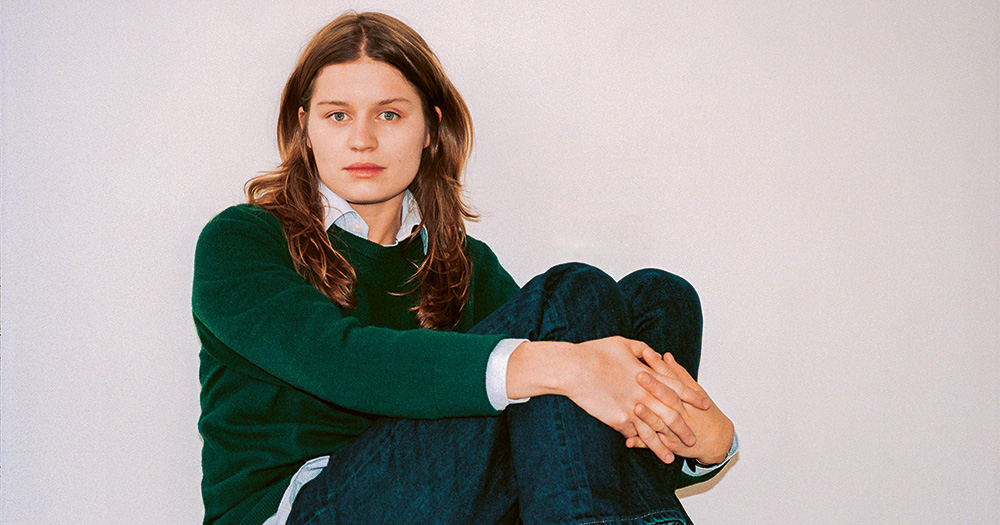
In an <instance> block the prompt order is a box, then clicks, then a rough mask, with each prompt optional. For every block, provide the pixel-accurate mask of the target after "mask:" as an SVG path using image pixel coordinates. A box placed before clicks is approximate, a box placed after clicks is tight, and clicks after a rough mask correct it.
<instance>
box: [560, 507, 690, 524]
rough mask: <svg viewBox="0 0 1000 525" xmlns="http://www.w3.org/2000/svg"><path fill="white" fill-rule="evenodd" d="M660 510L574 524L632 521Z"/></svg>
mask: <svg viewBox="0 0 1000 525" xmlns="http://www.w3.org/2000/svg"><path fill="white" fill-rule="evenodd" d="M661 512H662V511H660V510H654V511H652V512H647V513H645V514H640V515H638V516H629V517H627V518H607V519H603V520H591V521H581V522H579V523H577V524H576V525H599V524H601V523H614V522H616V521H617V522H622V521H625V520H629V521H632V520H638V519H642V518H648V517H650V516H652V515H654V514H660V513H661ZM671 521H674V522H676V521H677V520H674V519H672V518H671Z"/></svg>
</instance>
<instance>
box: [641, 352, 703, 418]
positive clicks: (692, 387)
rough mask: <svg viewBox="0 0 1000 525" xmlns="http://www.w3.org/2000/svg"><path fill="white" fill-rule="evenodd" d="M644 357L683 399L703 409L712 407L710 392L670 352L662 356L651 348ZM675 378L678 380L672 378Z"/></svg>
mask: <svg viewBox="0 0 1000 525" xmlns="http://www.w3.org/2000/svg"><path fill="white" fill-rule="evenodd" d="M642 359H643V361H645V362H646V364H647V365H649V367H650V368H652V369H653V371H654V372H656V373H658V374H660V375H662V376H664V377H665V378H667V379H668V380H667V381H664V382H665V383H666V384H667V386H669V387H670V388H672V389H673V390H674V391H675V392H676V393H677V395H678V396H680V398H681V400H682V401H684V402H685V403H688V404H690V405H692V406H694V407H697V408H700V409H702V410H708V409H709V408H711V406H712V400H711V399H710V398H709V397H708V394H707V393H705V390H704V389H702V388H701V385H699V384H698V382H697V381H695V380H694V378H692V377H691V374H689V373H688V372H687V370H685V369H684V367H683V366H681V365H680V364H679V363H678V362H677V361H676V360H675V359H674V356H672V355H670V353H669V352H668V353H666V354H663V356H660V354H658V353H656V352H655V351H653V350H652V349H650V350H649V351H648V352H644V353H643V356H642ZM673 378H676V380H671V379H673Z"/></svg>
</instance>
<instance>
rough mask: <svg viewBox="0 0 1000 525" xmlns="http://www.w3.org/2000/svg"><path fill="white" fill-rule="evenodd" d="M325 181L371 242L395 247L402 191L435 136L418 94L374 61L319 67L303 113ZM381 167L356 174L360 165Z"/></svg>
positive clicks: (301, 117) (396, 72) (390, 69)
mask: <svg viewBox="0 0 1000 525" xmlns="http://www.w3.org/2000/svg"><path fill="white" fill-rule="evenodd" d="M299 121H300V122H301V123H302V124H303V125H304V126H305V128H306V130H307V135H308V140H309V142H308V143H309V146H310V148H312V152H313V157H314V158H315V159H316V168H317V170H318V171H319V177H320V180H322V181H323V184H326V185H327V187H329V188H330V190H332V191H333V192H334V193H336V194H337V195H340V196H341V197H343V198H344V199H345V200H347V202H348V203H350V204H351V207H352V208H354V210H355V211H357V212H358V214H360V215H361V217H362V218H363V219H364V220H365V223H367V224H368V227H369V234H368V238H369V240H371V241H373V242H377V243H380V244H391V243H392V242H393V240H394V239H395V232H396V231H397V230H398V229H399V221H400V214H399V210H400V208H401V206H402V203H403V192H404V191H405V190H406V188H407V187H408V186H409V185H410V183H411V182H413V179H414V177H416V175H417V168H419V167H420V154H421V152H422V150H423V149H424V148H425V147H427V145H428V144H429V140H430V137H429V135H428V132H427V125H426V122H425V120H424V114H423V111H422V106H421V100H420V95H419V94H417V91H416V90H415V89H414V88H413V85H411V84H410V83H409V82H408V81H407V80H406V78H404V77H403V75H402V73H400V72H399V70H397V69H396V68H394V67H392V66H390V65H388V64H385V63H383V62H376V61H374V60H371V59H370V58H363V59H361V60H358V61H355V62H349V63H345V64H333V65H329V66H326V67H324V68H323V69H322V70H320V73H319V75H318V76H317V77H316V81H315V84H314V87H313V96H312V100H311V102H310V107H309V110H308V111H306V110H305V109H303V108H300V109H299ZM360 163H364V164H371V165H374V166H377V167H378V168H377V169H352V166H354V167H357V166H358V164H360Z"/></svg>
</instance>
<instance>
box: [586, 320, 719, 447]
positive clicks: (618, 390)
mask: <svg viewBox="0 0 1000 525" xmlns="http://www.w3.org/2000/svg"><path fill="white" fill-rule="evenodd" d="M579 350H582V352H581V355H583V356H586V357H585V358H586V359H590V360H591V361H590V362H589V363H587V365H586V366H585V367H584V368H585V369H588V370H589V371H590V372H591V373H592V374H594V375H593V376H592V377H586V374H585V375H584V376H583V377H581V378H580V379H581V382H582V383H584V384H589V385H590V393H589V395H587V396H584V397H583V398H581V399H579V400H577V399H574V401H575V402H576V403H577V404H578V405H580V406H581V407H582V408H583V409H584V410H586V411H587V412H589V413H590V414H591V415H593V416H595V417H597V418H598V419H600V420H601V421H604V422H605V423H606V424H608V425H610V426H611V427H612V428H614V429H615V430H617V431H618V432H620V433H621V434H622V435H623V436H625V437H626V445H627V446H629V447H636V448H640V447H641V448H649V449H650V450H651V451H653V452H654V453H655V454H656V455H657V457H659V458H660V460H661V461H663V462H664V463H670V462H672V461H673V460H674V457H675V456H676V455H681V456H684V457H689V458H694V459H696V460H697V461H699V462H700V463H702V464H715V463H720V462H722V461H723V460H724V459H725V457H726V453H727V452H728V451H729V447H730V445H731V443H732V439H733V425H732V422H731V421H730V420H729V419H728V418H727V417H726V416H725V415H724V414H723V413H722V411H721V410H719V408H718V407H717V406H716V405H715V403H714V402H712V400H711V398H710V397H709V396H708V394H707V393H706V392H705V390H704V389H703V388H701V386H700V385H699V384H698V383H697V382H695V380H694V378H692V377H691V375H690V374H688V372H687V371H686V370H685V369H684V367H682V366H680V364H678V363H677V362H676V361H675V360H674V359H673V357H672V356H671V355H670V354H666V355H664V356H660V354H658V353H656V352H655V351H654V350H653V349H651V348H650V347H649V346H647V345H646V344H644V343H642V342H640V341H633V340H629V339H625V338H622V337H612V338H607V339H599V340H595V341H588V342H586V343H581V344H579ZM597 385H601V386H603V387H604V388H600V387H597ZM582 386H584V385H581V387H582ZM595 387H596V388H595ZM571 398H572V396H571ZM602 398H603V399H602Z"/></svg>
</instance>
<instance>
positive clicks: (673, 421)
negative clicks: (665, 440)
mask: <svg viewBox="0 0 1000 525" xmlns="http://www.w3.org/2000/svg"><path fill="white" fill-rule="evenodd" d="M681 410H683V408H681ZM635 415H636V416H638V417H639V419H641V420H642V422H643V423H646V425H648V426H649V427H650V428H651V429H653V430H654V431H656V432H657V433H659V434H665V435H669V434H673V435H675V436H677V439H679V440H680V441H681V443H683V444H684V445H686V446H688V447H693V446H694V445H695V443H697V442H698V438H697V437H696V436H695V433H694V431H692V430H691V427H690V426H688V424H687V421H685V420H684V417H683V415H682V414H680V413H678V412H676V411H674V410H672V409H670V408H668V407H659V410H654V409H651V408H650V407H648V406H646V405H644V404H642V403H639V404H637V405H636V406H635ZM639 437H642V435H641V434H640V436H639Z"/></svg>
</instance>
